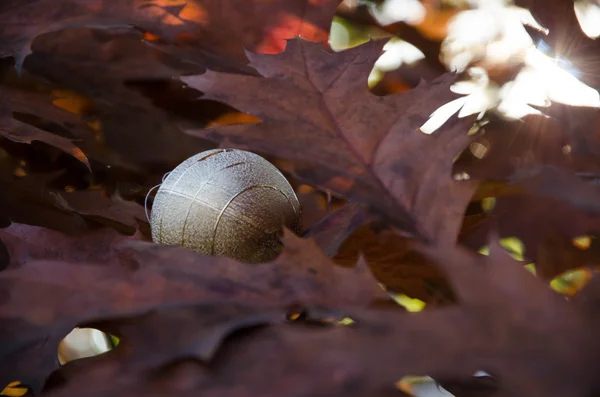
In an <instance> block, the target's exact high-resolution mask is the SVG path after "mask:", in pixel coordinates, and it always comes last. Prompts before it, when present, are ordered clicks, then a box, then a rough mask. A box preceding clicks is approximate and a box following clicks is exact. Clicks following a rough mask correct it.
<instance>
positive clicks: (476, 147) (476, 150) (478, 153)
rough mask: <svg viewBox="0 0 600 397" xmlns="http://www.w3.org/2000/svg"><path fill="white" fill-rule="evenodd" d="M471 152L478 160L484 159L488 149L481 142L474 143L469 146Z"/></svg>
mask: <svg viewBox="0 0 600 397" xmlns="http://www.w3.org/2000/svg"><path fill="white" fill-rule="evenodd" d="M469 151H470V152H471V154H472V155H473V156H475V157H477V158H478V159H482V158H484V157H485V155H486V154H487V152H488V148H487V147H486V146H485V145H484V144H482V143H481V142H473V143H472V144H470V145H469Z"/></svg>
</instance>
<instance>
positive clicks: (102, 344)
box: [58, 328, 115, 365]
mask: <svg viewBox="0 0 600 397" xmlns="http://www.w3.org/2000/svg"><path fill="white" fill-rule="evenodd" d="M114 345H115V344H114V340H113V339H112V338H111V337H110V336H109V335H107V334H105V333H104V332H102V331H99V330H97V329H94V328H75V329H73V331H71V332H70V333H69V334H68V335H67V336H66V337H65V338H64V339H63V340H62V341H61V342H60V343H59V345H58V361H59V362H60V363H61V365H64V364H66V363H68V362H69V361H73V360H77V359H80V358H85V357H93V356H97V355H99V354H102V353H106V352H107V351H109V350H112V349H113V346H114Z"/></svg>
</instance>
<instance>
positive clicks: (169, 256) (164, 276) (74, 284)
mask: <svg viewBox="0 0 600 397" xmlns="http://www.w3.org/2000/svg"><path fill="white" fill-rule="evenodd" d="M283 242H284V250H283V252H282V253H281V254H280V256H279V257H278V258H276V259H275V260H274V261H273V262H270V263H265V264H260V265H251V264H245V263H241V262H237V261H235V260H231V259H227V258H219V257H209V256H202V255H199V254H197V253H195V252H193V251H191V250H188V249H186V248H182V247H167V246H161V245H157V244H152V243H147V242H140V241H129V242H126V243H124V244H123V245H121V248H120V250H121V252H120V253H119V254H118V255H117V256H118V260H113V263H107V264H104V265H103V266H98V265H97V264H91V263H90V264H88V263H73V262H61V261H56V260H54V261H51V260H37V261H31V262H27V263H25V264H22V265H21V266H20V267H18V268H15V269H8V270H5V271H3V272H1V273H0V318H1V319H2V321H1V323H2V326H1V327H0V338H1V339H2V340H1V341H0V357H2V360H1V361H0V366H1V367H2V371H0V383H4V384H7V383H9V382H11V381H13V380H15V379H21V380H22V379H26V380H27V383H28V384H32V385H33V384H35V385H36V386H39V385H40V384H41V382H43V380H44V379H45V376H47V375H49V373H50V371H52V370H53V369H54V367H53V366H47V365H44V366H43V368H42V369H40V370H39V371H31V372H28V371H26V370H25V369H24V368H22V367H19V366H17V367H15V368H16V369H15V370H11V369H10V368H12V367H11V365H12V364H11V363H12V361H14V360H15V359H16V357H18V355H19V354H20V353H23V354H26V355H27V354H29V353H28V352H29V350H28V349H29V347H30V346H37V345H36V344H38V343H39V342H40V341H42V340H48V342H47V343H46V344H45V345H44V348H43V349H44V351H45V352H46V353H45V354H53V355H54V356H55V355H56V349H57V345H58V342H59V341H60V339H61V338H62V337H64V336H65V335H66V334H67V333H68V332H69V331H70V330H71V329H72V328H73V327H75V326H77V325H78V324H81V323H87V322H90V321H93V320H100V319H103V318H108V317H114V316H131V315H135V314H141V313H145V312H148V311H150V310H153V309H158V308H161V307H171V306H173V305H175V304H181V303H191V302H200V301H201V302H206V303H209V302H220V303H224V302H231V303H243V304H245V305H249V306H252V307H256V308H260V307H268V308H277V307H279V308H285V307H291V305H296V304H300V305H323V306H326V307H352V306H356V305H358V306H360V305H367V304H369V303H370V302H371V301H373V300H375V299H379V298H382V297H385V293H384V292H383V291H382V289H381V288H380V287H379V286H378V284H377V283H376V281H375V280H374V279H373V278H372V275H371V274H370V272H369V270H368V268H367V267H366V265H365V264H364V263H362V262H359V265H358V266H357V267H356V268H354V269H344V268H342V267H338V266H335V265H334V264H333V263H332V262H331V260H330V259H329V258H327V256H326V255H325V254H324V253H322V251H320V250H319V248H318V246H317V245H316V244H315V243H314V242H313V241H311V240H303V239H300V238H299V237H296V236H295V235H293V234H292V233H291V232H289V231H286V234H285V236H284V238H283ZM109 249H110V248H109ZM112 249H114V248H112ZM90 259H94V258H90ZM95 259H100V257H96V258H95ZM113 259H114V257H113ZM33 308H35V309H34V310H32V309H33ZM27 357H30V356H29V355H28V356H27ZM40 357H46V356H45V355H41V356H40ZM5 359H6V360H5ZM47 362H48V361H46V363H47ZM50 362H52V361H50ZM19 368H21V369H20V370H19ZM19 371H23V372H19Z"/></svg>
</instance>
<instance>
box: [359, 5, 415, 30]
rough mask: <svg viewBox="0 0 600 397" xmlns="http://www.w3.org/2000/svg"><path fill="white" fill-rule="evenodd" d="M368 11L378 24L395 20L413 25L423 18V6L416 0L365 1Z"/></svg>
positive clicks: (385, 23)
mask: <svg viewBox="0 0 600 397" xmlns="http://www.w3.org/2000/svg"><path fill="white" fill-rule="evenodd" d="M366 5H367V6H368V7H369V8H368V10H369V13H370V14H371V16H372V17H373V18H375V19H376V20H377V22H379V24H381V25H383V26H386V25H391V24H393V23H396V22H406V23H408V24H409V25H415V24H418V23H420V22H422V21H423V20H424V19H425V15H426V10H425V7H423V5H422V4H421V3H420V2H419V1H418V0H385V1H383V2H381V3H371V2H369V3H366Z"/></svg>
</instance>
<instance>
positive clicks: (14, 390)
mask: <svg viewBox="0 0 600 397" xmlns="http://www.w3.org/2000/svg"><path fill="white" fill-rule="evenodd" d="M26 393H27V387H25V386H22V385H21V382H19V381H16V382H11V383H9V384H8V385H7V386H6V387H5V388H4V390H2V391H1V392H0V396H10V397H21V396H24V395H25V394H26Z"/></svg>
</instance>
